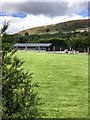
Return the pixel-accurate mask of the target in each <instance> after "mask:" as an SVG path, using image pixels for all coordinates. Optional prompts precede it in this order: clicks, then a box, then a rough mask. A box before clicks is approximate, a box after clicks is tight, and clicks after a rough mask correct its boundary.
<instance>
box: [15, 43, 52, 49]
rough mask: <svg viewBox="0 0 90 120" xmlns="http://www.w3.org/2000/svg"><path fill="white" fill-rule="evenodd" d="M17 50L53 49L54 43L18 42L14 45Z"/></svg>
mask: <svg viewBox="0 0 90 120" xmlns="http://www.w3.org/2000/svg"><path fill="white" fill-rule="evenodd" d="M13 48H14V49H15V50H45V51H50V50H52V43H16V44H15V45H13Z"/></svg>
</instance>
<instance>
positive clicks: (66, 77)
mask: <svg viewBox="0 0 90 120" xmlns="http://www.w3.org/2000/svg"><path fill="white" fill-rule="evenodd" d="M16 55H17V56H18V57H19V58H20V59H21V60H24V61H25V63H24V64H23V66H22V67H23V68H24V70H25V71H29V72H30V73H33V74H32V82H37V83H39V85H40V86H39V87H38V88H36V89H35V90H36V91H37V93H38V95H39V96H40V98H41V101H42V102H45V103H44V104H42V105H41V106H40V109H41V110H42V111H44V112H45V113H46V115H45V116H43V118H86V117H87V116H88V56H87V55H85V54H77V55H76V54H54V53H39V52H30V51H18V52H17V53H16Z"/></svg>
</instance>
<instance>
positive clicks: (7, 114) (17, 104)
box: [1, 22, 41, 119]
mask: <svg viewBox="0 0 90 120" xmlns="http://www.w3.org/2000/svg"><path fill="white" fill-rule="evenodd" d="M8 25H9V23H8V22H5V23H4V26H3V28H2V29H1V36H2V74H3V76H2V112H3V114H2V118H3V119H8V118H11V119H12V118H15V119H16V118H36V117H38V116H40V115H41V114H40V113H39V110H38V105H39V98H38V95H37V94H36V93H35V92H34V88H35V87H38V85H37V84H33V83H32V82H31V74H29V73H28V72H26V73H25V72H24V70H23V69H22V68H21V66H22V64H23V62H22V61H21V60H20V59H18V58H17V57H16V56H15V52H16V51H14V50H12V47H11V46H10V44H9V43H7V42H6V41H5V42H4V41H3V40H4V39H5V37H4V36H5V34H6V33H5V31H6V30H7V28H8ZM3 38H4V39H3Z"/></svg>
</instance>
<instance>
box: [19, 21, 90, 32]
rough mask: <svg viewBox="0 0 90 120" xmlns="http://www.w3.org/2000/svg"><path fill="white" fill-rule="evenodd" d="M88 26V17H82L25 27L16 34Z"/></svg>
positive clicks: (89, 22) (68, 29)
mask: <svg viewBox="0 0 90 120" xmlns="http://www.w3.org/2000/svg"><path fill="white" fill-rule="evenodd" d="M88 27H90V19H82V20H73V21H68V22H63V23H58V24H52V25H46V26H40V27H35V28H31V29H26V30H23V31H20V32H19V33H18V34H25V33H27V32H28V33H29V34H37V33H45V32H46V30H47V29H49V32H58V31H74V30H78V29H82V28H84V29H85V28H88Z"/></svg>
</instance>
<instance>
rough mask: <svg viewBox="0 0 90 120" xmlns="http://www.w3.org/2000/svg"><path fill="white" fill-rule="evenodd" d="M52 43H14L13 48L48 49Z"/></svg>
mask: <svg viewBox="0 0 90 120" xmlns="http://www.w3.org/2000/svg"><path fill="white" fill-rule="evenodd" d="M50 45H52V43H16V44H15V45H13V46H14V47H25V46H27V47H49V46H50Z"/></svg>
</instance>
